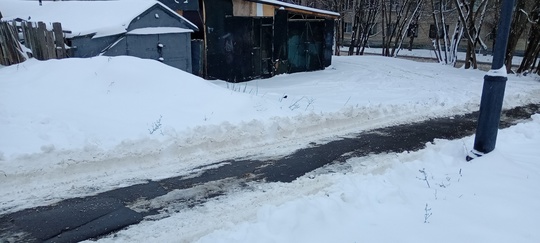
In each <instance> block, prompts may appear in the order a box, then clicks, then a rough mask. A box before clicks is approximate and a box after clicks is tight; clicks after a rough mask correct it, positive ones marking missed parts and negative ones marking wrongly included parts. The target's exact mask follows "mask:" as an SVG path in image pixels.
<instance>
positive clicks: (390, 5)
mask: <svg viewBox="0 0 540 243" xmlns="http://www.w3.org/2000/svg"><path fill="white" fill-rule="evenodd" d="M381 1H382V3H381V13H382V42H383V43H382V49H383V50H382V55H383V56H392V57H395V56H397V53H398V52H399V49H400V48H401V46H402V45H403V39H405V37H406V35H407V30H409V29H410V26H411V24H412V23H413V20H415V19H417V16H418V15H419V14H420V10H421V8H422V6H423V3H424V0H381Z"/></svg>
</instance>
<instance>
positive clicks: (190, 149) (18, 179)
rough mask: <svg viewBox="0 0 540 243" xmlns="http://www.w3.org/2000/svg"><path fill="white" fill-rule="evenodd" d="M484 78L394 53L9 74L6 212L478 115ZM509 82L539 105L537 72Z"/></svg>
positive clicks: (66, 63)
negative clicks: (282, 66)
mask: <svg viewBox="0 0 540 243" xmlns="http://www.w3.org/2000/svg"><path fill="white" fill-rule="evenodd" d="M483 75H484V72H480V71H466V70H458V69H454V68H452V67H448V66H443V65H439V64H433V63H417V62H412V61H404V60H399V59H393V58H384V57H336V58H334V65H333V66H331V67H329V68H327V69H326V70H323V71H318V72H310V73H297V74H290V75H280V76H277V77H274V78H271V79H265V80H254V81H251V82H247V83H241V84H227V83H225V82H221V81H215V82H209V81H205V80H203V79H200V78H198V77H195V76H193V75H190V74H187V73H185V72H182V71H180V70H177V69H174V68H170V67H168V66H165V65H162V64H161V63H159V62H155V61H151V60H142V59H137V58H133V57H114V58H113V57H95V58H89V59H76V58H71V59H64V60H50V61H45V62H40V61H36V60H30V61H27V62H24V63H22V64H19V65H14V66H10V67H0V170H1V171H0V175H3V176H0V183H2V185H4V186H3V187H2V189H1V190H0V198H4V199H3V200H2V201H1V204H0V213H6V212H13V211H16V210H20V209H22V208H27V207H32V206H37V205H45V204H50V203H53V202H56V201H59V200H62V199H65V198H69V197H75V196H84V195H89V194H95V193H98V192H102V191H105V190H109V189H112V188H116V187H119V186H126V185H131V184H135V183H139V182H142V181H146V180H148V179H160V178H166V177H171V176H178V175H183V174H187V173H189V171H190V170H191V169H193V168H195V167H197V166H201V165H205V164H209V163H212V162H217V161H221V160H224V159H229V158H234V157H245V156H264V157H268V156H279V155H283V154H286V153H289V152H291V151H293V150H295V149H297V148H301V147H304V146H306V145H307V144H308V143H309V142H313V141H321V140H329V139H332V138H334V137H336V136H346V135H347V134H350V133H354V132H359V131H362V130H367V129H373V128H377V127H382V126H388V125H392V124H399V123H406V122H412V121H417V120H423V119H427V118H429V117H435V116H447V115H452V114H460V113H465V112H470V111H473V110H476V109H477V108H478V103H479V99H480V98H479V97H480V92H481V86H482V82H483ZM510 79H511V80H510V81H509V82H508V86H507V95H506V99H505V104H504V106H505V108H510V107H513V106H517V105H521V104H528V103H538V102H539V100H540V82H538V81H537V80H535V78H534V77H510Z"/></svg>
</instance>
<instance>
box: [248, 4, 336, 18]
mask: <svg viewBox="0 0 540 243" xmlns="http://www.w3.org/2000/svg"><path fill="white" fill-rule="evenodd" d="M245 1H250V2H257V3H265V4H271V5H276V6H281V7H288V8H292V9H298V10H305V11H310V12H314V13H322V14H328V15H333V16H338V17H339V16H340V14H339V13H336V12H332V11H328V10H322V9H317V8H310V7H306V6H302V5H297V4H292V3H287V2H281V1H277V0H245ZM281 7H280V9H281Z"/></svg>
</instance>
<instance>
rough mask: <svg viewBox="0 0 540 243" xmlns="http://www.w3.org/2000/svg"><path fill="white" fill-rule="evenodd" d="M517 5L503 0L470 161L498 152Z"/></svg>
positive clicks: (512, 1)
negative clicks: (508, 59) (512, 30)
mask: <svg viewBox="0 0 540 243" xmlns="http://www.w3.org/2000/svg"><path fill="white" fill-rule="evenodd" d="M514 3H515V0H502V5H501V15H500V16H501V17H500V19H499V25H498V28H497V37H496V39H495V48H494V52H493V62H492V64H491V70H490V71H489V72H488V73H487V74H486V76H484V87H483V89H482V98H481V100H480V115H479V117H478V125H477V127H476V136H475V138H474V149H473V150H472V151H471V152H470V153H469V155H467V157H466V159H467V161H471V160H472V159H474V158H477V157H480V156H482V155H484V154H487V153H489V152H491V151H493V149H495V143H496V141H497V131H498V130H499V122H500V120H501V111H502V104H503V98H504V90H505V88H506V81H507V80H508V77H507V73H506V67H505V66H504V58H505V53H506V46H507V44H508V36H509V34H510V24H511V22H512V12H513V9H514Z"/></svg>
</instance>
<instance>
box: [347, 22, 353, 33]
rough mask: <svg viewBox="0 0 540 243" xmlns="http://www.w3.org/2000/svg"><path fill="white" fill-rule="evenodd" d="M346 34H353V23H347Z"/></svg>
mask: <svg viewBox="0 0 540 243" xmlns="http://www.w3.org/2000/svg"><path fill="white" fill-rule="evenodd" d="M345 32H346V33H351V32H352V23H345Z"/></svg>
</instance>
